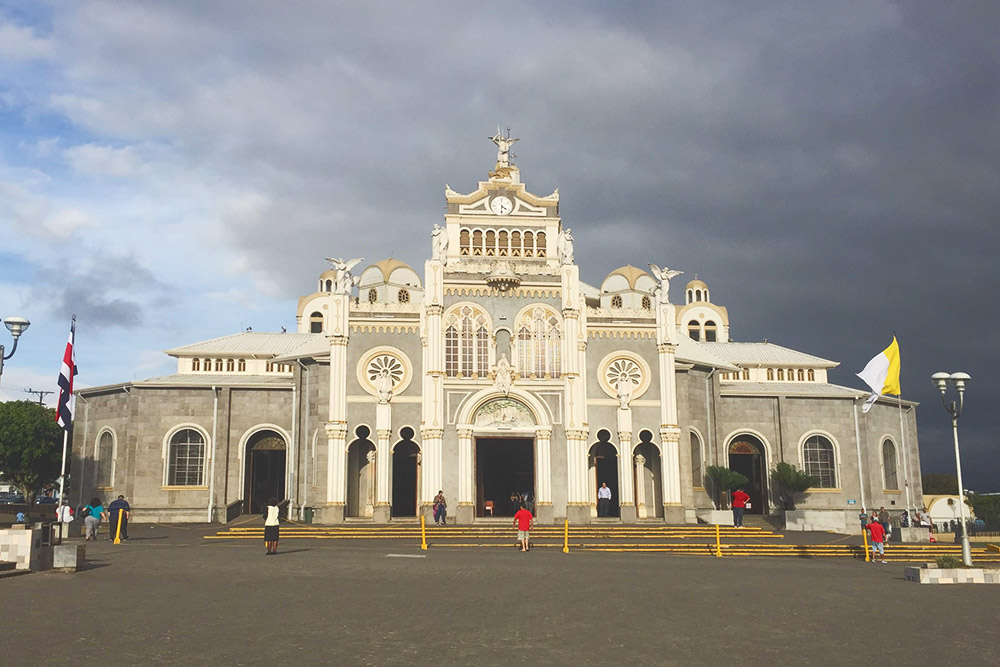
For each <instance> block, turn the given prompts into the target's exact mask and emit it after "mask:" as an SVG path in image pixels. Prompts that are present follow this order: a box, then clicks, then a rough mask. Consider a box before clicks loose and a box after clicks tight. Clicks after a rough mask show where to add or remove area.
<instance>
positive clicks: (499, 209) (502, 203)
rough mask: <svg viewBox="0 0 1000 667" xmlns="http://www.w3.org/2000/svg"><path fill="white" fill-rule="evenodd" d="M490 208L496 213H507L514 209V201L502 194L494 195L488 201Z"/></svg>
mask: <svg viewBox="0 0 1000 667" xmlns="http://www.w3.org/2000/svg"><path fill="white" fill-rule="evenodd" d="M490 209H491V210H492V211H493V212H494V213H496V214H497V215H507V214H508V213H510V212H511V211H513V210H514V202H512V201H511V200H509V199H507V198H506V197H504V196H502V195H501V196H500V197H494V198H493V201H491V202H490Z"/></svg>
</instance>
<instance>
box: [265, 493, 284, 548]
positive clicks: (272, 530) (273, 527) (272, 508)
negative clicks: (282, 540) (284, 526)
mask: <svg viewBox="0 0 1000 667" xmlns="http://www.w3.org/2000/svg"><path fill="white" fill-rule="evenodd" d="M280 513H281V509H280V508H279V507H278V501H277V500H275V499H274V498H271V499H270V500H268V501H267V507H265V508H264V546H265V547H266V548H267V552H265V554H264V555H266V556H272V555H274V554H276V553H278V516H279V514H280Z"/></svg>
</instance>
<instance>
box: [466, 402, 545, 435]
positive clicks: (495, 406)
mask: <svg viewBox="0 0 1000 667" xmlns="http://www.w3.org/2000/svg"><path fill="white" fill-rule="evenodd" d="M472 423H473V424H475V425H476V426H477V427H479V428H497V429H504V428H514V427H524V426H534V425H535V418H534V417H533V416H532V414H531V412H530V411H529V410H528V408H526V407H525V406H524V405H522V404H521V403H519V402H518V401H514V400H511V399H509V398H498V399H496V400H493V401H490V402H489V403H487V404H486V405H484V406H483V407H481V408H479V410H477V411H476V416H475V417H474V418H473V422H472Z"/></svg>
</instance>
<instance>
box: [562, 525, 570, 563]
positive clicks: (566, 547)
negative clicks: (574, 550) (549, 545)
mask: <svg viewBox="0 0 1000 667" xmlns="http://www.w3.org/2000/svg"><path fill="white" fill-rule="evenodd" d="M563 553H564V554H568V553H569V519H566V530H565V532H564V533H563Z"/></svg>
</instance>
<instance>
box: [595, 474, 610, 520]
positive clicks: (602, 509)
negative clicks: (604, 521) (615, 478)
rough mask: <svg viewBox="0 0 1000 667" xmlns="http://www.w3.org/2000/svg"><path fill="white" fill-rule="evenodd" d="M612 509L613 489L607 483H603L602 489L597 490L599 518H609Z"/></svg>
mask: <svg viewBox="0 0 1000 667" xmlns="http://www.w3.org/2000/svg"><path fill="white" fill-rule="evenodd" d="M610 508H611V489H609V488H608V483H607V482H601V488H599V489H598V490H597V516H607V515H608V510H609V509H610Z"/></svg>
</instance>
